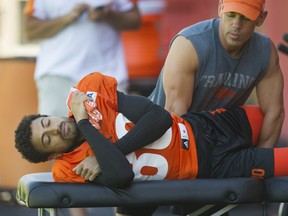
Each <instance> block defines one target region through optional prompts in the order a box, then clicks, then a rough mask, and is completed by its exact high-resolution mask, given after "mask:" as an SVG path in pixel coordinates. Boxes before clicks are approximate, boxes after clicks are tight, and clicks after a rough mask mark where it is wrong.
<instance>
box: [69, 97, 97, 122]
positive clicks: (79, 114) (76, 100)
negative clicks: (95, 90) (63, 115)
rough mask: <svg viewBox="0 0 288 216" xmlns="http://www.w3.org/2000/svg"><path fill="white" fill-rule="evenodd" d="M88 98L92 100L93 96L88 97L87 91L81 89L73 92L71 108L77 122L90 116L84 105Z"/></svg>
mask: <svg viewBox="0 0 288 216" xmlns="http://www.w3.org/2000/svg"><path fill="white" fill-rule="evenodd" d="M86 100H92V98H90V97H88V96H87V95H86V94H85V93H83V92H80V91H75V92H73V94H72V97H71V102H70V110H71V112H72V114H73V116H74V118H75V120H76V122H77V123H78V122H79V121H80V120H81V119H87V118H88V114H87V111H86V109H85V106H84V102H85V101H86Z"/></svg>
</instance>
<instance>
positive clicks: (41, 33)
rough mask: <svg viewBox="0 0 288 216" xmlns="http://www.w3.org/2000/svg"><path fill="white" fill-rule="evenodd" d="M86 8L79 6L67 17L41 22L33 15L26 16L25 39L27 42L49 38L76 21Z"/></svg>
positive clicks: (83, 5)
mask: <svg viewBox="0 0 288 216" xmlns="http://www.w3.org/2000/svg"><path fill="white" fill-rule="evenodd" d="M87 8H88V7H87V5H85V4H80V5H77V6H76V7H75V8H74V9H73V10H72V11H71V12H70V13H68V14H67V15H65V16H62V17H58V18H56V19H51V20H41V19H38V18H36V17H34V16H33V15H26V16H25V19H26V20H25V26H24V30H25V34H26V37H27V38H28V39H29V40H39V39H46V38H50V37H52V36H54V35H56V34H57V33H59V32H60V31H62V30H63V29H64V28H66V27H67V26H68V25H70V24H71V23H73V22H74V21H75V20H77V19H78V17H79V16H80V15H81V14H82V13H83V12H84V11H86V10H87Z"/></svg>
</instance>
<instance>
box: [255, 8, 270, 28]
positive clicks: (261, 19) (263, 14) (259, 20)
mask: <svg viewBox="0 0 288 216" xmlns="http://www.w3.org/2000/svg"><path fill="white" fill-rule="evenodd" d="M267 15H268V11H263V12H261V13H260V15H259V17H258V18H257V20H256V26H261V25H262V24H263V22H264V21H265V19H266V17H267Z"/></svg>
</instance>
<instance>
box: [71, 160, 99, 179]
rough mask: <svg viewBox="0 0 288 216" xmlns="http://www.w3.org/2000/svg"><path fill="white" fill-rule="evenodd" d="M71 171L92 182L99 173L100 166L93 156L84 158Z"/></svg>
mask: <svg viewBox="0 0 288 216" xmlns="http://www.w3.org/2000/svg"><path fill="white" fill-rule="evenodd" d="M73 171H74V172H75V173H76V174H77V175H80V176H81V177H82V178H84V179H85V180H87V181H93V180H94V179H95V178H96V177H97V176H99V175H100V173H101V170H100V166H99V164H98V162H97V160H96V157H95V156H88V157H86V158H85V159H84V160H83V161H81V163H79V164H78V165H77V166H76V167H75V168H74V169H73Z"/></svg>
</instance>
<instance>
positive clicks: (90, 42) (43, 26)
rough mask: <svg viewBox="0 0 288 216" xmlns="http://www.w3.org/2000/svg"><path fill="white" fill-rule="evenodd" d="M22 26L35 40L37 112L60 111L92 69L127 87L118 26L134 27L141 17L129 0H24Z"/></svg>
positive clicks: (60, 114) (30, 38)
mask: <svg viewBox="0 0 288 216" xmlns="http://www.w3.org/2000/svg"><path fill="white" fill-rule="evenodd" d="M25 17H26V20H25V31H26V36H27V38H28V39H29V40H37V41H39V42H40V52H39V54H38V56H37V60H36V69H35V81H36V85H37V90H38V100H39V103H38V105H39V112H40V113H48V114H51V115H57V116H65V115H66V114H67V109H66V106H65V99H66V98H67V95H68V93H69V90H70V86H73V85H75V84H76V83H77V81H78V80H80V79H81V78H82V77H84V76H85V75H87V74H88V73H90V72H91V71H101V72H102V73H104V74H105V75H109V76H113V77H115V78H116V79H117V81H118V82H119V90H121V91H124V92H125V91H126V88H127V85H128V73H127V69H126V63H125V56H124V51H123V46H122V41H121V36H120V32H121V31H123V30H132V29H138V28H139V27H140V25H141V17H140V13H139V10H138V8H137V6H136V4H135V3H133V2H131V1H129V0H113V1H111V0H98V1H95V0H85V1H84V0H80V1H76V0H72V1H68V0H62V1H58V0H28V1H27V5H26V8H25Z"/></svg>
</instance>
